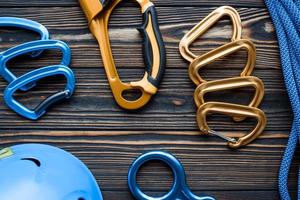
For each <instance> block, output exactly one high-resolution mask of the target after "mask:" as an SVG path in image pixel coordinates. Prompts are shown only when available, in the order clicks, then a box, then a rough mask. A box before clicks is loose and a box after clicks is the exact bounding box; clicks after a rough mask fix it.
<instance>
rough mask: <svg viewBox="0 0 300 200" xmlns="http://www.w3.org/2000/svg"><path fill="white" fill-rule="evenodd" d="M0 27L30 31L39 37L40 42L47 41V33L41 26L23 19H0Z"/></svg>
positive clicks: (37, 52)
mask: <svg viewBox="0 0 300 200" xmlns="http://www.w3.org/2000/svg"><path fill="white" fill-rule="evenodd" d="M0 27H16V28H22V29H26V30H31V31H34V32H36V33H38V34H39V35H40V40H48V39H49V32H48V30H47V28H46V27H45V26H43V25H42V24H40V23H38V22H35V21H31V20H28V19H24V18H17V17H0ZM42 52H43V51H42V50H41V51H36V52H32V54H31V56H32V57H37V56H39V55H40V54H41V53H42Z"/></svg>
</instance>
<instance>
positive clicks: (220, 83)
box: [194, 76, 265, 122]
mask: <svg viewBox="0 0 300 200" xmlns="http://www.w3.org/2000/svg"><path fill="white" fill-rule="evenodd" d="M243 87H253V88H254V89H255V94H254V96H253V98H252V101H251V102H250V103H249V104H248V106H249V107H256V108H257V107H258V106H259V105H260V103H261V101H262V100H263V98H264V94H265V92H264V83H263V82H262V80H260V79H259V78H257V77H255V76H245V77H234V78H227V79H221V80H215V81H210V82H205V83H202V84H200V85H199V86H198V87H197V89H196V90H195V93H194V100H195V104H196V105H197V107H200V106H201V105H203V104H204V103H205V100H204V96H205V94H207V93H210V92H215V91H223V90H229V89H237V88H243ZM245 118H246V117H245V116H233V120H234V121H236V122H240V121H243V120H244V119H245Z"/></svg>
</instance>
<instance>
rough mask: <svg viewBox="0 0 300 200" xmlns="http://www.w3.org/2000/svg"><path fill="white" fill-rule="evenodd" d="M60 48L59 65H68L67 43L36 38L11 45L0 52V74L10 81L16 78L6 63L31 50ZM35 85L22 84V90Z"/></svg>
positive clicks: (69, 59)
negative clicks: (35, 39) (14, 45)
mask: <svg viewBox="0 0 300 200" xmlns="http://www.w3.org/2000/svg"><path fill="white" fill-rule="evenodd" d="M48 49H49V50H50V49H52V50H60V51H61V52H62V60H61V65H65V66H68V65H69V64H70V62H71V50H70V48H69V46H68V45H67V44H65V43H64V42H61V41H57V40H37V41H32V42H27V43H24V44H21V45H18V46H16V47H12V48H10V49H8V50H6V51H4V52H1V53H0V75H1V76H2V77H3V78H4V79H5V80H6V81H7V82H9V83H10V82H12V81H14V80H16V79H17V77H16V76H15V75H14V74H13V73H12V72H11V70H9V69H8V67H7V63H8V62H9V61H10V60H12V59H14V58H16V57H18V56H20V55H26V54H28V53H32V52H42V51H44V50H48ZM34 86H35V82H32V83H31V84H30V85H25V86H23V87H22V88H20V89H22V90H23V91H27V90H29V89H31V88H32V87H34Z"/></svg>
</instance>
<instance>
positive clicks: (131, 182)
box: [128, 151, 214, 200]
mask: <svg viewBox="0 0 300 200" xmlns="http://www.w3.org/2000/svg"><path fill="white" fill-rule="evenodd" d="M152 160H159V161H162V162H164V163H166V164H167V165H168V166H169V167H170V168H171V169H172V172H173V176H174V183H173V186H172V189H171V190H170V191H169V192H168V193H167V194H166V195H164V196H163V197H157V198H154V197H150V196H148V195H146V194H145V193H143V192H142V191H141V189H140V188H139V186H138V184H137V179H136V177H137V173H138V171H139V169H140V167H141V166H142V165H143V164H145V163H146V162H149V161H152ZM128 186H129V189H130V191H131V193H132V195H133V196H134V197H135V198H136V199H137V200H174V199H182V200H214V198H212V197H209V196H203V197H199V196H196V195H195V194H193V193H192V192H191V190H190V189H189V187H188V186H187V184H186V178H185V172H184V168H183V166H182V165H181V163H180V162H179V161H178V160H177V159H176V158H175V157H174V156H173V155H171V154H169V153H166V152H162V151H152V152H148V153H146V154H143V155H141V156H140V157H139V158H137V159H136V160H135V161H134V162H133V164H132V165H131V167H130V169H129V172H128Z"/></svg>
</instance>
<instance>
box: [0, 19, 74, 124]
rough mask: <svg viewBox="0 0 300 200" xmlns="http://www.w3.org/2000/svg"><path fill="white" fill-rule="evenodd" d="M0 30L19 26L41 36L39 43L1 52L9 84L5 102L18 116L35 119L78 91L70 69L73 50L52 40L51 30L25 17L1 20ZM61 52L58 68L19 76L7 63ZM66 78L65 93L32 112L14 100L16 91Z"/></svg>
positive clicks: (1, 71) (0, 66) (2, 72)
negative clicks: (42, 81)
mask: <svg viewBox="0 0 300 200" xmlns="http://www.w3.org/2000/svg"><path fill="white" fill-rule="evenodd" d="M0 27H17V28H24V29H27V30H32V31H34V32H37V33H39V34H40V40H37V41H32V42H27V43H24V44H20V45H18V46H15V47H12V48H10V49H7V50H5V51H3V52H1V53H0V75H1V76H2V77H3V78H4V79H5V80H6V81H7V82H8V83H9V85H8V86H7V88H6V89H5V91H4V101H5V103H6V104H7V106H8V107H10V108H11V109H12V110H14V111H15V112H16V113H18V114H19V115H21V116H23V117H26V118H28V119H32V120H36V119H38V118H40V117H41V116H42V115H44V114H45V113H46V110H47V109H48V108H49V107H51V106H53V105H54V104H55V103H57V102H59V101H61V100H63V99H68V98H70V97H71V96H72V94H73V93H74V89H75V77H74V73H73V72H72V70H71V69H70V68H69V67H68V66H69V65H70V62H71V49H70V47H69V46H68V45H67V44H66V43H64V42H62V41H58V40H49V33H48V30H47V29H46V28H45V27H44V26H43V25H41V24H39V23H37V22H34V21H31V20H27V19H22V18H14V17H0ZM50 49H51V50H59V51H61V52H62V59H61V62H60V64H59V65H53V66H48V67H42V68H40V69H36V70H33V71H30V72H28V73H26V74H23V75H21V76H20V77H17V76H16V75H15V74H13V73H12V71H11V70H10V69H9V68H8V66H7V63H8V62H9V61H10V60H12V59H14V58H16V57H18V56H21V55H30V56H31V57H34V58H35V57H37V56H40V55H41V53H42V52H43V51H45V50H50ZM56 75H64V76H65V78H66V80H67V84H66V87H65V89H64V90H63V91H60V92H58V93H56V94H53V95H51V96H50V97H48V98H47V99H45V100H44V101H43V102H42V103H41V104H39V105H38V106H37V107H36V108H35V109H33V110H31V109H28V108H26V107H25V106H24V105H22V104H21V103H19V102H18V101H16V100H15V99H14V97H13V96H14V93H15V92H16V91H17V90H22V91H28V90H30V89H31V88H33V87H35V86H36V83H37V82H38V81H39V80H41V79H43V78H45V77H49V76H56Z"/></svg>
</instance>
